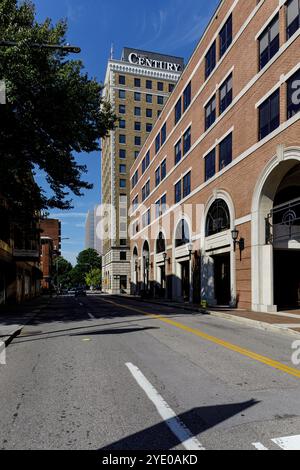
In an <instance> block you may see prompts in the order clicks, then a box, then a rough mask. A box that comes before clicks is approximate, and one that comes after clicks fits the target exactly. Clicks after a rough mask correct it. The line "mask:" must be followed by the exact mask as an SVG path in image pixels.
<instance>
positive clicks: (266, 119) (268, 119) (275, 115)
mask: <svg viewBox="0 0 300 470" xmlns="http://www.w3.org/2000/svg"><path fill="white" fill-rule="evenodd" d="M279 98H280V95H279V90H277V91H275V93H273V95H271V96H270V97H269V98H267V99H266V101H264V103H263V104H262V105H260V107H259V139H260V140H261V139H263V138H264V137H266V136H267V135H268V134H270V133H271V132H273V131H274V130H275V129H277V127H279V124H280V103H279Z"/></svg>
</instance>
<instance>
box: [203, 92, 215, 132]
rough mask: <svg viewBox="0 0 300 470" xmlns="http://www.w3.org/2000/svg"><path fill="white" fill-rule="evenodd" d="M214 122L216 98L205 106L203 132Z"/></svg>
mask: <svg viewBox="0 0 300 470" xmlns="http://www.w3.org/2000/svg"><path fill="white" fill-rule="evenodd" d="M215 120H216V96H214V97H213V98H212V99H211V100H210V102H209V103H208V104H207V105H206V106H205V130H206V131H207V129H209V128H210V127H211V126H212V125H213V123H214V122H215Z"/></svg>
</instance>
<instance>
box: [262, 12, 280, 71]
mask: <svg viewBox="0 0 300 470" xmlns="http://www.w3.org/2000/svg"><path fill="white" fill-rule="evenodd" d="M258 41H259V67H260V70H261V69H262V68H264V67H265V65H266V64H267V63H268V62H269V61H270V60H271V59H272V57H274V55H275V54H276V53H277V52H278V51H279V15H276V17H275V18H274V19H273V21H271V23H270V24H269V25H268V26H267V28H266V29H265V30H264V32H263V33H262V34H261V35H260V37H259V39H258Z"/></svg>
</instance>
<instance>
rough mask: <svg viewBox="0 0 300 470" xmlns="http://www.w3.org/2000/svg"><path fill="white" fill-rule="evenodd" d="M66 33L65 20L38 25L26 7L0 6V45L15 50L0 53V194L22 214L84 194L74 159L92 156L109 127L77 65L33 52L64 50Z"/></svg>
mask: <svg viewBox="0 0 300 470" xmlns="http://www.w3.org/2000/svg"><path fill="white" fill-rule="evenodd" d="M66 34H67V24H66V22H64V21H59V22H58V23H57V24H55V25H53V24H52V23H51V20H50V19H47V20H46V21H45V22H44V23H42V24H39V23H38V22H37V21H36V19H35V7H34V5H33V4H32V3H31V2H30V1H29V0H27V1H24V2H22V3H20V2H18V1H17V0H1V2H0V38H1V40H3V41H15V42H16V43H17V45H16V46H10V47H0V80H4V81H5V83H6V91H7V103H6V105H1V106H0V108H1V109H0V111H1V112H0V154H1V158H0V193H2V195H4V196H5V197H6V198H8V199H9V200H10V201H12V202H13V203H14V209H15V210H16V209H18V210H19V211H20V212H21V211H22V210H23V212H24V213H28V211H29V210H31V212H34V211H37V210H41V209H47V208H54V207H56V208H59V209H69V208H71V207H72V200H71V198H70V196H69V194H70V193H73V194H74V195H76V196H80V195H82V191H83V190H84V189H89V188H91V185H90V184H89V183H88V182H86V181H84V179H83V174H84V173H85V172H86V167H85V166H82V165H79V164H78V163H77V161H76V158H75V155H76V154H77V153H80V152H88V153H89V152H93V151H99V144H100V138H102V137H105V136H106V135H107V133H108V131H109V130H111V129H113V128H114V123H115V121H116V116H115V115H114V114H113V113H112V110H111V109H110V106H109V104H107V103H105V102H103V99H102V96H101V94H102V86H101V85H100V84H99V83H97V81H96V80H95V79H90V78H89V77H88V75H87V74H86V73H85V72H84V70H83V64H82V62H81V61H79V60H71V59H70V58H69V56H68V54H67V53H66V52H63V51H59V50H49V49H46V48H42V47H40V48H39V47H38V48H36V47H32V45H33V44H59V45H66ZM36 169H38V170H41V171H42V172H44V173H45V175H46V179H47V183H48V185H49V187H50V189H51V194H50V196H49V195H48V194H46V193H45V192H44V191H43V190H42V188H41V187H40V186H39V185H38V184H37V183H36V182H35V181H34V179H33V177H32V174H33V173H34V170H36Z"/></svg>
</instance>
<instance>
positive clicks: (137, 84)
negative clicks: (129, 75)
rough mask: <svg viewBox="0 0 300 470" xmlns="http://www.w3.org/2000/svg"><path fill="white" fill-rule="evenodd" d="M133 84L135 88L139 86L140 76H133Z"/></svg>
mask: <svg viewBox="0 0 300 470" xmlns="http://www.w3.org/2000/svg"><path fill="white" fill-rule="evenodd" d="M134 86H135V87H136V88H140V87H141V79H140V78H135V79H134Z"/></svg>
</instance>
